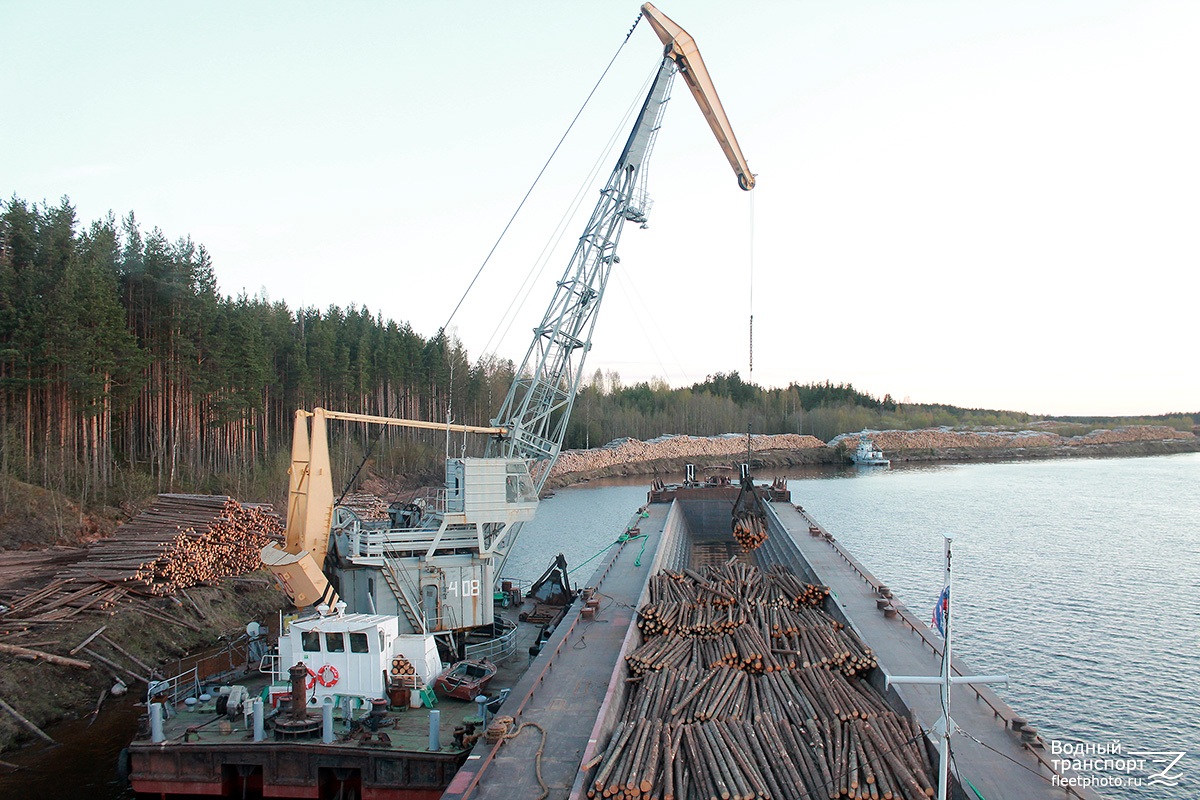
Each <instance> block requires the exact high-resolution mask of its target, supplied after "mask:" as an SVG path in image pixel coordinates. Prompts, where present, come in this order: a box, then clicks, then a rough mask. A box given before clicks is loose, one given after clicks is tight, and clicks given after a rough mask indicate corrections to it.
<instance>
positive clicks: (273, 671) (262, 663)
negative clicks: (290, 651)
mask: <svg viewBox="0 0 1200 800" xmlns="http://www.w3.org/2000/svg"><path fill="white" fill-rule="evenodd" d="M258 671H259V672H260V673H262V674H263V675H270V676H271V679H272V680H276V681H277V680H280V676H279V654H278V653H267V654H266V655H264V656H263V657H262V658H261V659H259V661H258Z"/></svg>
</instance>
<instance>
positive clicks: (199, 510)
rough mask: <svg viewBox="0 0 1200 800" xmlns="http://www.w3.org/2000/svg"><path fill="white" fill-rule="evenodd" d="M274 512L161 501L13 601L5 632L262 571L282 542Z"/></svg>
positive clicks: (193, 498)
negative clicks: (265, 555)
mask: <svg viewBox="0 0 1200 800" xmlns="http://www.w3.org/2000/svg"><path fill="white" fill-rule="evenodd" d="M282 533H283V525H282V524H281V523H280V521H279V519H278V517H276V516H275V514H274V511H273V509H271V507H270V506H262V505H241V504H239V503H238V502H237V501H235V500H233V499H231V498H229V497H225V496H216V495H178V494H162V495H159V496H158V500H157V501H156V502H155V503H154V505H152V506H151V507H150V508H148V509H146V510H145V511H143V512H142V513H140V514H138V515H137V516H136V517H134V518H133V519H131V520H130V521H129V522H126V523H125V524H124V525H122V526H120V527H119V528H117V530H116V532H115V533H114V534H113V536H111V537H110V538H107V539H101V540H100V541H98V542H95V543H94V544H92V546H91V547H90V548H89V549H88V554H87V557H86V558H84V559H82V560H80V561H78V562H76V563H74V564H72V565H71V566H69V567H67V568H66V569H64V570H62V571H61V572H59V573H58V574H57V575H56V576H55V578H54V580H52V581H51V582H50V583H48V584H47V585H45V586H43V587H41V588H40V589H37V590H36V591H32V592H29V593H27V594H26V595H24V596H22V597H19V598H15V599H13V600H12V601H11V602H7V603H6V605H7V606H8V608H7V610H5V611H4V612H3V613H2V614H0V618H2V620H3V624H4V625H5V626H9V627H10V628H13V629H16V628H17V627H19V625H17V621H19V623H21V624H24V625H28V624H50V623H56V622H62V621H64V620H66V619H68V618H69V617H73V616H75V615H76V614H78V613H80V612H85V611H86V612H94V613H107V612H108V610H109V609H111V608H112V607H113V606H114V605H116V603H118V602H120V601H121V600H123V599H125V598H126V597H127V596H128V595H140V596H142V597H146V596H151V597H156V596H164V595H169V594H174V593H175V592H177V591H180V590H183V589H186V588H187V587H189V586H196V585H199V584H216V583H219V582H220V581H221V579H222V578H226V577H233V576H236V575H242V574H245V573H247V572H253V571H255V570H257V569H260V568H261V567H262V561H261V559H260V558H259V552H260V551H261V550H262V548H263V546H264V545H266V544H267V543H268V542H271V541H276V540H277V539H279V538H280V537H281V536H282Z"/></svg>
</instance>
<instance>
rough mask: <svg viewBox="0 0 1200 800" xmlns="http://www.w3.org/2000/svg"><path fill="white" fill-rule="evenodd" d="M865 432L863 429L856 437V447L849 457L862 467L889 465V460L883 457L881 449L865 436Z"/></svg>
mask: <svg viewBox="0 0 1200 800" xmlns="http://www.w3.org/2000/svg"><path fill="white" fill-rule="evenodd" d="M866 434H867V432H866V431H863V432H862V433H861V434H860V435H859V437H858V449H857V450H855V451H854V455H852V456H851V457H850V459H851V460H852V461H853V462H854V463H855V464H858V465H859V466H864V467H887V466H890V465H891V463H892V462H891V461H890V460H888V459H886V458H884V457H883V451H882V450H880V449H879V448H878V447H876V446H875V443H874V442H873V441H871V440H870V439H868V438H867V435H866Z"/></svg>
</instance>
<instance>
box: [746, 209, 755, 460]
mask: <svg viewBox="0 0 1200 800" xmlns="http://www.w3.org/2000/svg"><path fill="white" fill-rule="evenodd" d="M746 385H747V387H753V386H754V195H753V193H752V194H751V195H750V364H749V372H748V373H747V375H746ZM751 414H753V411H752V410H751V411H749V412H747V414H746V469H747V470H748V469H749V468H750V455H751V452H752V450H753V448H752V446H751V442H752V441H753V440H752V438H751V424H752V423H751Z"/></svg>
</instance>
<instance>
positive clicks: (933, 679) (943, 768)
mask: <svg viewBox="0 0 1200 800" xmlns="http://www.w3.org/2000/svg"><path fill="white" fill-rule="evenodd" d="M944 536H945V539H946V582H945V589H944V591H945V592H946V605H945V609H944V611H943V625H944V627H945V632H944V636H945V638H946V644H945V646H944V647H943V648H942V672H941V674H940V675H915V676H900V675H894V676H893V675H889V676H888V677H887V681H886V686H887V687H891V685H892V684H893V683H923V684H933V685H940V686H941V696H942V716H941V718H940V719H939V720H938V721H937V723H936V724H935V725H934V733H936V734H937V735H938V737H939V738H938V787H937V800H947V798H948V797H949V796H950V795H949V792H950V736H951V734H953V733H954V720H953V719H951V717H950V687H951V686H952V685H954V684H959V683H967V684H972V683H1008V676H1007V675H970V676H968V675H953V674H952V665H953V654H952V652H951V648H950V637H951V630H952V627H951V625H950V614H951V608H952V607H953V604H952V602H951V600H950V598H951V596H952V595H953V592H951V591H950V543H951V542H953V541H954V534H952V533H947V534H944ZM939 602H941V601H940V600H939Z"/></svg>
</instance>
